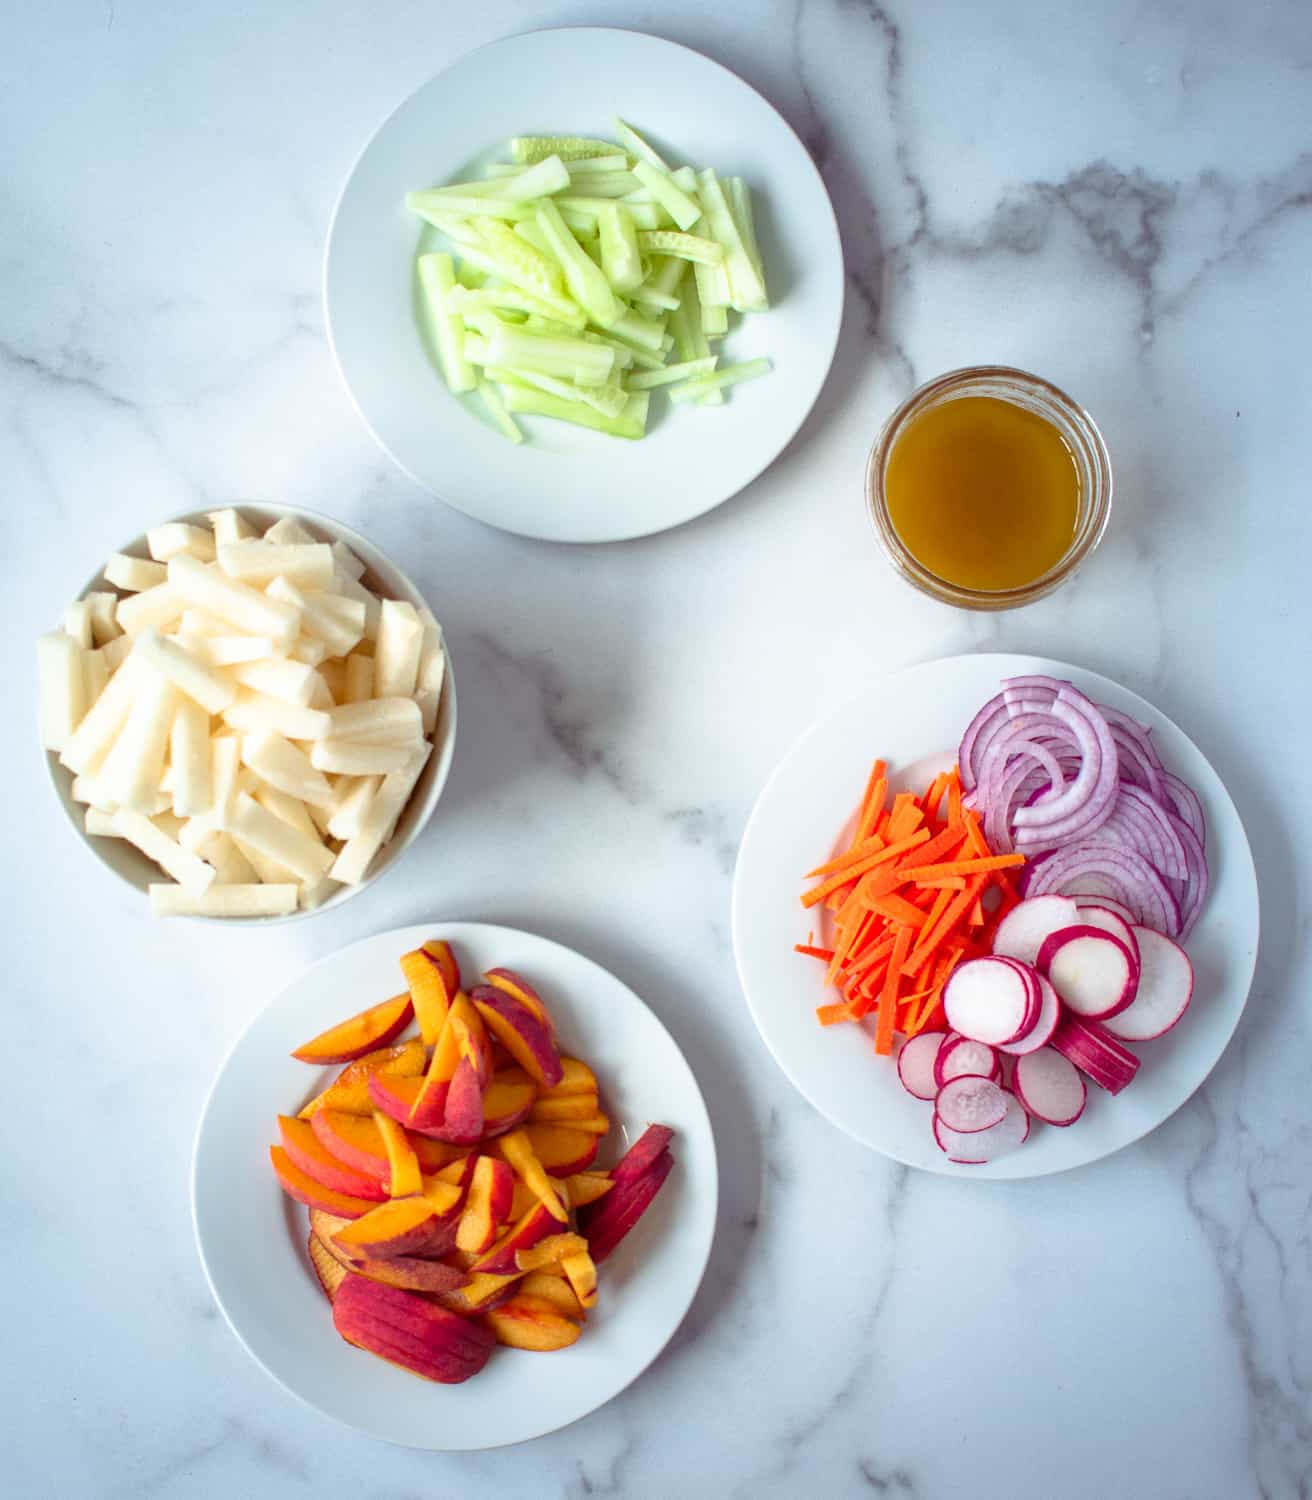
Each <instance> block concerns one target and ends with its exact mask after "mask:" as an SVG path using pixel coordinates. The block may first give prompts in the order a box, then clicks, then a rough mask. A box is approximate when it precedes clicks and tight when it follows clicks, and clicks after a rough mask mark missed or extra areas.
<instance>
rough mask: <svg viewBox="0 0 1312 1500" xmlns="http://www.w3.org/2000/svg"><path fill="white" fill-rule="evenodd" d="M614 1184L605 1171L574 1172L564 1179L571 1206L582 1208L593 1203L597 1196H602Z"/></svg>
mask: <svg viewBox="0 0 1312 1500" xmlns="http://www.w3.org/2000/svg"><path fill="white" fill-rule="evenodd" d="M614 1186H615V1184H614V1183H613V1182H612V1181H611V1180H610V1178H609V1177H608V1176H607V1175H606V1173H605V1172H576V1173H575V1174H574V1176H573V1177H567V1178H566V1179H565V1187H566V1189H567V1191H568V1192H569V1201H570V1205H571V1207H573V1208H583V1207H584V1206H585V1205H586V1204H589V1203H595V1202H596V1201H597V1199H598V1198H604V1197H605V1196H606V1194H607V1193H608V1192H610V1190H611V1188H613V1187H614Z"/></svg>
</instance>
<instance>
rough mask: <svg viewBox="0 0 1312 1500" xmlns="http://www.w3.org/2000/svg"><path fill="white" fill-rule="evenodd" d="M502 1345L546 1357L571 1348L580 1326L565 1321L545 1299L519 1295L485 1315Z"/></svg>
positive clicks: (517, 1293)
mask: <svg viewBox="0 0 1312 1500" xmlns="http://www.w3.org/2000/svg"><path fill="white" fill-rule="evenodd" d="M483 1321H484V1322H485V1323H486V1324H487V1326H488V1327H489V1328H490V1329H491V1330H492V1333H493V1335H494V1336H495V1337H496V1341H497V1343H499V1344H508V1345H509V1346H510V1347H511V1348H512V1349H532V1350H535V1351H537V1352H539V1353H545V1352H548V1351H550V1350H552V1349H565V1348H568V1347H569V1345H570V1344H572V1343H573V1342H574V1341H575V1340H576V1339H577V1338H578V1336H579V1331H580V1330H579V1325H578V1324H577V1323H575V1322H573V1321H572V1320H571V1319H569V1318H566V1317H562V1316H561V1314H560V1312H559V1310H558V1309H557V1308H556V1307H555V1306H554V1305H553V1304H552V1303H550V1302H548V1301H547V1300H546V1298H545V1297H534V1296H530V1295H529V1294H528V1293H527V1292H516V1293H515V1295H514V1296H513V1297H511V1298H510V1299H509V1300H508V1301H506V1302H503V1303H502V1304H501V1306H500V1307H496V1308H493V1309H492V1311H491V1312H486V1313H484V1314H483Z"/></svg>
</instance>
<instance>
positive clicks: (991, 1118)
mask: <svg viewBox="0 0 1312 1500" xmlns="http://www.w3.org/2000/svg"><path fill="white" fill-rule="evenodd" d="M1063 1061H1064V1059H1063ZM934 1113H935V1114H936V1115H937V1116H938V1117H939V1119H940V1120H942V1121H943V1123H944V1125H946V1126H947V1128H948V1129H949V1130H955V1131H957V1132H958V1133H960V1134H962V1135H976V1134H978V1133H979V1132H980V1131H982V1130H991V1129H992V1128H993V1126H995V1125H1001V1124H1002V1121H1003V1120H1004V1118H1005V1117H1006V1114H1007V1093H1006V1090H1005V1089H1002V1088H999V1087H998V1085H997V1084H996V1083H994V1082H993V1080H992V1079H991V1078H981V1077H979V1076H977V1075H975V1074H973V1073H966V1074H963V1075H961V1076H960V1077H957V1078H949V1079H948V1081H947V1082H946V1083H945V1084H944V1085H943V1087H942V1088H941V1089H940V1090H939V1091H938V1097H937V1098H936V1099H935V1100H934Z"/></svg>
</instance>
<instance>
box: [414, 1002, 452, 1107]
mask: <svg viewBox="0 0 1312 1500" xmlns="http://www.w3.org/2000/svg"><path fill="white" fill-rule="evenodd" d="M459 1062H460V1033H459V1031H457V1029H456V1027H455V1025H454V1024H453V1022H452V1018H451V1012H450V1011H449V1010H448V1011H447V1014H446V1019H445V1021H444V1022H443V1023H442V1029H441V1031H440V1032H439V1033H438V1037H437V1041H436V1043H435V1044H434V1046H433V1055H432V1056H431V1057H430V1058H429V1060H428V1071H427V1072H426V1073H425V1074H424V1082H423V1087H422V1088H421V1089H420V1090H419V1092H418V1094H417V1095H416V1096H415V1101H414V1104H413V1106H412V1108H413V1112H414V1115H415V1118H416V1119H422V1120H426V1121H429V1122H430V1123H433V1124H438V1125H440V1124H441V1123H442V1110H443V1109H444V1108H445V1107H446V1093H447V1087H446V1086H447V1085H449V1084H450V1082H451V1080H452V1078H453V1077H454V1076H455V1071H456V1067H457V1066H458V1064H459ZM439 1103H440V1107H439Z"/></svg>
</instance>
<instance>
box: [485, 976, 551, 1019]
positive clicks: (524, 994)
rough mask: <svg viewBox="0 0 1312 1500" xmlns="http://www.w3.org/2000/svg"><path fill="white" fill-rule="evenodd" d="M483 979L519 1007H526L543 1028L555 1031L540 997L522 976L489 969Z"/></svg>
mask: <svg viewBox="0 0 1312 1500" xmlns="http://www.w3.org/2000/svg"><path fill="white" fill-rule="evenodd" d="M483 978H484V980H485V981H486V983H487V984H489V985H490V986H491V987H492V988H493V989H494V990H503V991H504V992H505V993H506V994H507V995H509V996H511V998H512V999H515V1000H518V1001H519V1003H520V1004H521V1005H527V1006H528V1008H529V1009H530V1010H531V1011H532V1012H533V1014H534V1015H535V1016H537V1018H538V1020H539V1021H541V1022H542V1023H543V1025H544V1026H548V1027H551V1029H552V1030H553V1031H554V1030H555V1027H554V1026H552V1025H551V1017H550V1016H549V1015H548V1014H547V1007H546V1006H545V1005H544V1004H543V1003H542V996H541V995H539V994H538V992H537V991H536V990H535V989H534V988H533V986H532V985H531V984H530V983H529V982H528V980H527V979H525V978H524V977H523V976H522V975H520V974H516V973H515V971H514V970H513V969H489V970H488V971H487V973H486V974H484V975H483Z"/></svg>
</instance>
